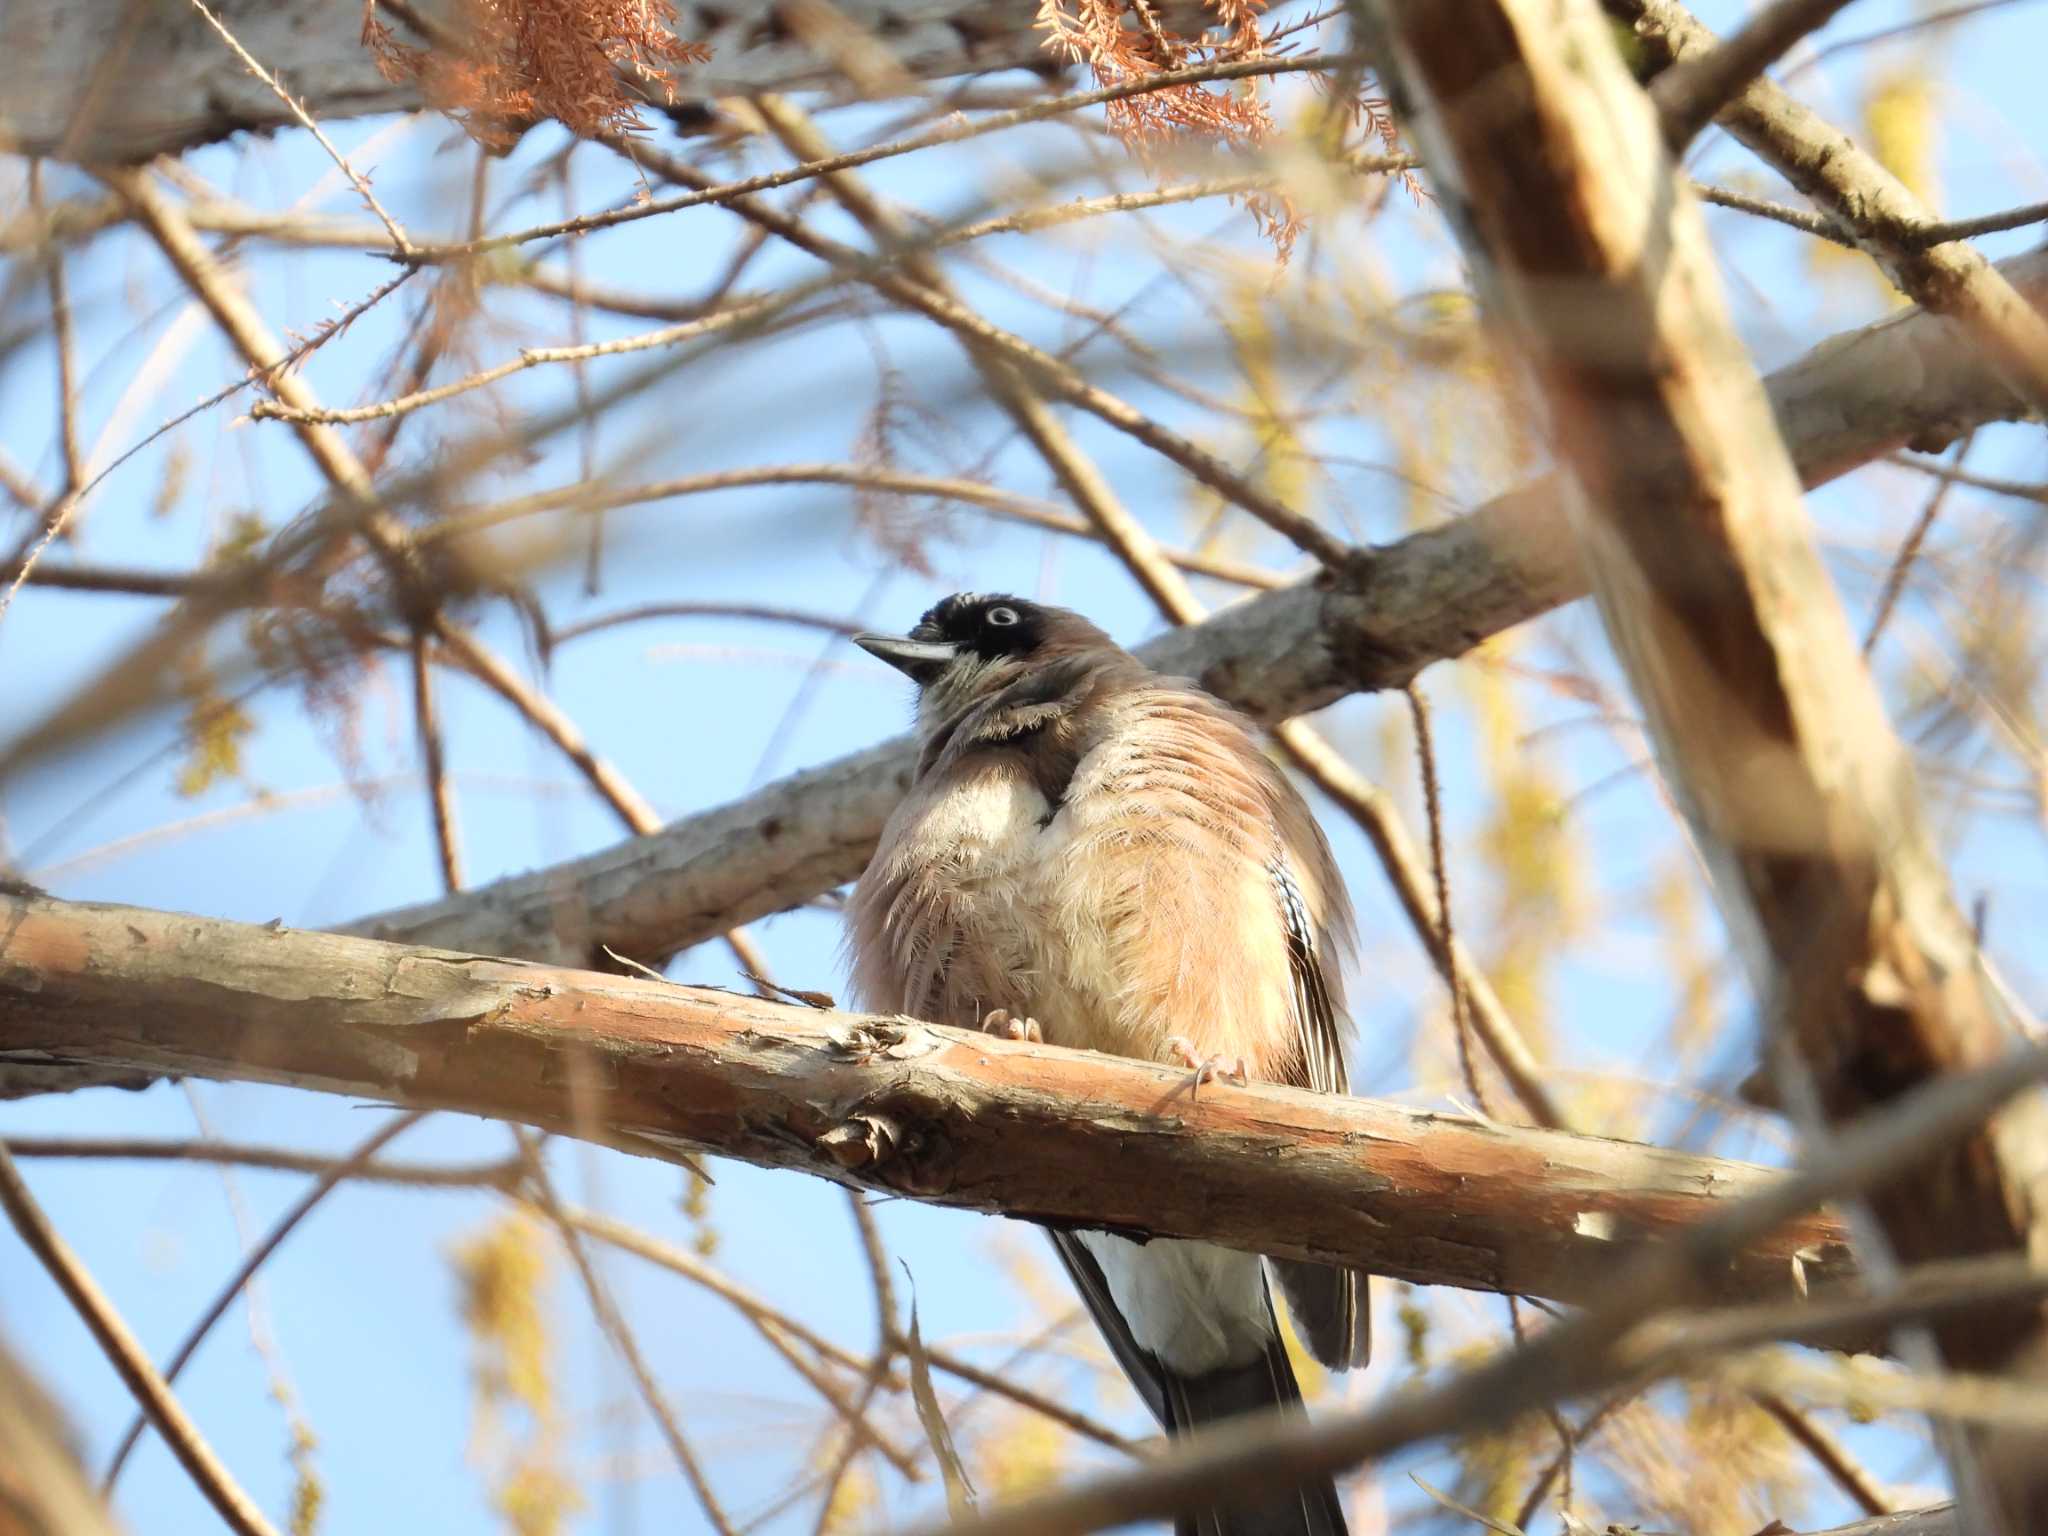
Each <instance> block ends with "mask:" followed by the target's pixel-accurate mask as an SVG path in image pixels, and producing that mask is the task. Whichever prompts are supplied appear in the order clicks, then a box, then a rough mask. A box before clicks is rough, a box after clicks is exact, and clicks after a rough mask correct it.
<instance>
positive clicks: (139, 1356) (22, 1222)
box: [0, 1141, 277, 1536]
mask: <svg viewBox="0 0 2048 1536" xmlns="http://www.w3.org/2000/svg"><path fill="white" fill-rule="evenodd" d="M0 1206H5V1207H6V1210H7V1215H8V1218H9V1219H10V1220H11V1221H12V1222H13V1223H14V1230H15V1231H16V1232H18V1233H20V1234H21V1240H22V1242H24V1243H25V1244H27V1246H28V1249H29V1251H30V1252H31V1253H33V1254H34V1255H35V1256H36V1258H37V1259H38V1260H40V1261H41V1263H42V1266H43V1268H44V1269H45V1270H47V1271H48V1272H49V1275H50V1278H51V1279H52V1280H54V1281H56V1282H57V1285H58V1288H59V1289H61V1290H62V1291H63V1292H64V1295H65V1297H66V1298H67V1299H68V1300H69V1301H70V1303H71V1305H72V1307H73V1308H74V1309H75V1310H76V1311H77V1313H78V1315H79V1317H80V1318H81V1319H82V1320H83V1321H84V1323H85V1325H86V1327H87V1328H88V1329H89V1330H91V1333H92V1336H93V1338H94V1339H95V1340H97V1341H98V1343H99V1346H100V1348H101V1350H102V1351H104V1352H105V1354H106V1356H107V1359H108V1361H109V1362H110V1363H111V1364H112V1365H113V1367H114V1369H115V1371H116V1372H117V1373H118V1374H119V1375H120V1377H121V1380H122V1381H123V1382H124V1383H125V1384H126V1385H127V1388H128V1390H129V1391H130V1392H132V1393H134V1394H135V1399H136V1401H137V1402H139V1403H141V1405H142V1411H143V1412H144V1413H145V1414H146V1415H147V1416H148V1418H149V1421H150V1422H151V1423H152V1424H154V1425H155V1426H156V1428H157V1432H158V1433H159V1434H161V1435H162V1436H163V1437H164V1442H165V1444H167V1445H169V1446H170V1448H171V1453H172V1454H173V1455H175V1456H176V1457H177V1458H178V1461H179V1463H180V1464H181V1465H182V1466H183V1467H184V1468H185V1470H186V1472H187V1473H189V1474H190V1475H191V1478H192V1481H193V1482H195V1483H197V1484H198V1485H199V1491H200V1492H201V1493H203V1494H205V1495H206V1500H207V1502H208V1503H209V1504H211V1505H212V1506H213V1507H214V1509H215V1511H216V1512H217V1513H218V1514H219V1515H220V1517H221V1519H222V1520H223V1521H225V1522H226V1523H227V1526H228V1528H229V1529H230V1530H232V1531H234V1532H236V1533H237V1536H277V1533H276V1531H274V1530H273V1529H272V1528H271V1525H270V1522H269V1521H267V1520H265V1519H264V1518H263V1512H262V1511H261V1510H259V1509H258V1508H257V1507H256V1505H255V1504H254V1503H253V1502H252V1501H251V1500H250V1498H249V1495H248V1494H246V1493H244V1492H243V1491H242V1489H241V1487H240V1485H239V1484H237V1483H236V1482H235V1480H234V1476H233V1474H231V1473H230V1472H229V1471H228V1469H227V1468H226V1467H225V1466H223V1465H222V1464H221V1461H220V1458H219V1457H217V1456H215V1455H214V1453H213V1448H212V1447H211V1446H209V1445H208V1444H207V1443H206V1441H205V1440H204V1439H202V1438H201V1437H200V1434H199V1427H198V1426H197V1425H196V1424H194V1423H193V1422H192V1420H191V1419H190V1418H189V1417H188V1416H187V1415H186V1413H185V1410H184V1408H183V1407H182V1406H180V1404H179V1402H178V1400H177V1399H176V1398H175V1397H173V1396H172V1395H171V1389H170V1386H169V1384H168V1383H166V1382H165V1381H164V1379H163V1377H161V1376H159V1375H158V1374H157V1372H156V1368H155V1367H154V1366H152V1365H151V1364H150V1363H149V1357H148V1356H147V1355H146V1354H144V1353H143V1351H142V1346H141V1345H140V1344H139V1343H137V1342H136V1339H135V1335H134V1334H132V1333H130V1332H129V1331H128V1325H127V1324H126V1323H124V1322H123V1321H122V1320H121V1315H120V1314H119V1313H118V1312H116V1311H115V1310H114V1307H113V1304H112V1303H111V1302H110V1301H108V1300H107V1297H106V1295H105V1293H104V1292H102V1291H101V1290H100V1288H99V1286H98V1285H97V1284H96V1283H95V1282H94V1280H93V1278H92V1276H91V1275H90V1274H88V1273H87V1272H86V1269H85V1266H84V1265H83V1264H81V1263H80V1262H79V1261H78V1256H77V1255H76V1254H74V1253H73V1252H72V1251H71V1248H70V1245H69V1244H67V1243H66V1242H65V1241H64V1239H63V1238H61V1237H59V1236H58V1235H57V1230H56V1228H54V1227H52V1226H51V1225H50V1220H49V1218H48V1217H47V1216H45V1215H44V1214H43V1210H42V1207H41V1206H39V1205H38V1204H37V1203H36V1199H35V1196H34V1195H33V1194H31V1193H30V1192H29V1187H28V1185H27V1184H26V1183H24V1182H23V1180H22V1177H21V1170H20V1169H18V1168H16V1167H15V1165H14V1159H13V1158H12V1157H11V1156H9V1155H8V1152H7V1144H6V1142H5V1141H0Z"/></svg>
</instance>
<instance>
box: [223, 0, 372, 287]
mask: <svg viewBox="0 0 2048 1536" xmlns="http://www.w3.org/2000/svg"><path fill="white" fill-rule="evenodd" d="M191 5H192V9H193V10H195V11H197V12H198V13H199V14H200V15H201V16H204V17H205V18H206V24H207V25H208V26H210V27H212V28H213V30H214V31H215V32H217V33H219V34H220V40H221V41H222V42H224V43H226V44H227V45H228V51H229V52H230V53H232V54H233V55H234V56H235V57H236V58H237V59H239V60H241V62H242V67H243V68H244V69H246V70H248V71H249V73H250V74H252V75H254V76H255V77H256V78H257V79H258V80H261V81H262V82H263V83H264V84H265V85H266V86H268V87H269V88H270V91H271V94H272V95H274V96H276V97H277V99H278V100H279V101H281V102H283V103H284V105H285V110H286V111H288V112H290V113H291V115H292V116H293V117H294V118H296V119H297V120H298V122H299V126H300V127H302V128H304V129H305V130H306V131H307V132H308V133H310V134H312V135H313V139H314V142H315V143H317V144H318V145H319V146H320V147H321V148H322V149H324V150H326V151H327V156H328V158H329V159H331V160H332V161H333V162H334V163H335V164H336V165H337V166H339V167H340V168H341V174H342V175H344V176H346V177H347V178H348V184H349V185H350V186H352V187H354V188H355V189H356V195H357V196H358V197H360V198H361V199H362V200H363V202H364V203H365V204H366V205H367V206H368V207H369V210H370V212H372V213H374V214H375V215H376V216H377V220H378V222H379V223H381V224H382V225H383V226H384V228H385V231H386V232H387V233H388V234H389V235H390V236H391V244H392V247H393V249H394V250H395V251H396V253H397V254H398V255H399V256H401V257H402V256H406V255H408V254H410V253H411V251H412V248H413V247H412V242H411V241H410V240H408V239H407V238H406V235H405V231H404V230H403V229H401V228H400V227H399V225H398V221H397V220H396V219H394V218H392V217H391V215H390V214H389V213H386V212H385V211H384V205H383V204H382V203H380V202H378V201H377V194H376V193H374V192H372V191H371V190H370V183H369V181H368V180H367V179H366V178H365V177H364V176H363V174H362V172H360V171H358V170H357V169H356V168H355V167H354V166H352V165H350V164H349V163H348V156H346V155H344V154H343V153H342V152H341V151H340V150H338V149H336V148H335V147H334V141H333V140H331V139H330V138H328V137H327V135H326V133H325V132H324V131H323V130H322V129H321V127H320V125H319V124H318V123H317V122H315V121H314V120H313V114H312V113H310V112H308V111H307V110H306V109H305V108H304V107H303V106H301V105H300V104H299V103H298V101H296V100H295V99H294V98H293V96H292V93H291V92H290V91H287V90H286V89H285V88H284V85H283V83H282V82H281V81H280V80H278V78H277V77H276V76H275V75H273V74H271V72H270V71H269V70H267V69H265V68H264V67H263V66H262V65H261V64H260V63H258V62H257V61H256V58H255V56H254V55H252V54H251V53H250V52H249V50H248V49H246V48H244V47H243V46H242V42H241V39H240V38H238V37H236V36H235V34H234V33H232V32H230V31H229V30H228V28H227V24H226V23H225V22H223V21H222V20H221V19H220V18H219V17H218V16H216V15H214V14H213V12H212V11H210V10H208V9H207V8H206V5H205V0H191Z"/></svg>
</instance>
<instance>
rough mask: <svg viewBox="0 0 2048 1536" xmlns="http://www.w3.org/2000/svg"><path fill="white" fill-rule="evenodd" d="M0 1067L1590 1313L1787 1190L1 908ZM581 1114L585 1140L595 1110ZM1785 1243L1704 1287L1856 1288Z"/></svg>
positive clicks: (19, 899)
mask: <svg viewBox="0 0 2048 1536" xmlns="http://www.w3.org/2000/svg"><path fill="white" fill-rule="evenodd" d="M0 1060H4V1061H6V1062H8V1063H11V1064H12V1065H13V1066H14V1067H15V1068H16V1069H17V1070H18V1071H24V1072H25V1071H28V1070H31V1069H32V1068H34V1067H35V1066H37V1065H39V1064H51V1065H57V1066H75V1065H84V1066H89V1067H94V1068H100V1069H114V1070H122V1071H129V1072H135V1073H160V1074H166V1075H189V1076H196V1077H208V1078H217V1079H221V1080H232V1081H252V1082H270V1083H280V1084H285V1085H289V1086H293V1087H298V1088H307V1089H314V1090H319V1091H323V1092H329V1093H342V1094H351V1095H355V1096H359V1097H364V1098H371V1099H377V1100H384V1101H389V1102H392V1103H397V1104H403V1105H408V1106H413V1107H429V1108H442V1109H451V1110H460V1111H469V1112H473V1113H476V1114H480V1115H487V1116H492V1117H495V1118H500V1119H507V1120H513V1121H521V1122H525V1123H527V1124H531V1125H537V1126H542V1127H545V1128H548V1129H552V1130H558V1131H563V1132H566V1133H568V1134H571V1135H578V1136H582V1137H585V1138H586V1139H590V1140H596V1141H600V1142H603V1143H606V1144H608V1145H613V1146H618V1147H621V1148H623V1149H625V1150H629V1151H633V1152H637V1153H641V1154H644V1155H649V1156H654V1157H662V1158H668V1159H671V1160H673V1159H676V1158H678V1157H680V1156H682V1155H685V1154H687V1153H689V1152H694V1151H699V1150H709V1151H713V1152H717V1153H720V1154H722V1155H725V1156H729V1157H735V1158H741V1159H744V1160H746V1161H748V1162H752V1163H757V1164H761V1165H763V1166H768V1167H780V1168H795V1169H800V1170H803V1171H805V1172H809V1173H813V1174H818V1175H821V1176H823V1177H826V1178H830V1179H834V1180H837V1181H839V1182H841V1183H845V1184H851V1185H855V1186H859V1187H862V1188H867V1189H873V1190H877V1191H882V1192H886V1193H889V1194H894V1195H904V1196H909V1197H911V1198H913V1199H919V1200H928V1201H931V1202H934V1203H936V1204H941V1205H949V1206H958V1207H963V1208H966V1209H971V1210H979V1211H990V1212H1002V1213H1006V1214H1008V1215H1012V1216H1017V1217H1023V1218H1028V1219H1034V1220H1040V1221H1046V1222H1054V1223H1071V1224H1075V1225H1084V1226H1106V1227H1112V1228H1116V1229H1120V1230H1126V1231H1129V1232H1132V1233H1153V1234H1160V1235H1169V1236H1177V1237H1196V1236H1199V1237H1204V1238H1208V1239H1211V1240H1213V1241H1217V1242H1221V1243H1227V1244H1230V1245H1233V1246H1236V1247H1240V1248H1247V1249H1255V1250H1258V1251H1260V1252H1264V1253H1271V1254H1277V1255H1281V1256H1283V1257H1293V1258H1311V1259H1322V1260H1337V1261H1342V1262H1345V1263H1350V1264H1355V1265H1359V1266H1361V1267H1364V1268H1367V1269H1370V1270H1372V1271H1374V1272H1375V1273H1378V1274H1383V1275H1391V1276H1394V1277H1397V1278H1400V1279H1404V1280H1411V1281H1415V1282H1417V1283H1420V1284H1430V1285H1455V1286H1462V1287H1468V1288H1474V1289H1479V1290H1488V1291H1511V1292H1517V1293H1522V1294H1528V1295H1536V1296H1547V1297H1554V1298H1556V1299H1558V1300H1561V1301H1568V1302H1590V1301H1595V1300H1597V1299H1598V1298H1599V1296H1600V1294H1601V1290H1602V1287H1603V1286H1604V1285H1605V1284H1607V1283H1608V1282H1609V1281H1610V1279H1611V1277H1612V1275H1613V1273H1614V1272H1615V1271H1614V1266H1615V1265H1617V1264H1619V1263H1621V1262H1623V1261H1624V1260H1625V1259H1627V1258H1629V1257H1630V1256H1632V1255H1634V1254H1636V1253H1638V1252H1640V1251H1641V1250H1642V1249H1643V1248H1645V1247H1646V1246H1648V1245H1653V1244H1655V1243H1656V1242H1657V1241H1658V1240H1659V1239H1660V1238H1663V1237H1668V1236H1669V1235H1670V1234H1671V1233H1673V1232H1674V1231H1677V1230H1681V1229H1683V1228H1685V1227H1687V1226H1689V1225H1690V1224H1691V1223H1693V1222H1695V1221H1697V1220H1699V1219H1701V1218H1702V1217H1703V1216H1704V1215H1706V1214H1707V1213H1709V1212H1711V1211H1712V1210H1714V1209H1715V1208H1717V1207H1718V1206H1719V1205H1720V1204H1721V1203H1722V1202H1724V1201H1726V1200H1728V1199H1730V1198H1734V1197H1739V1196H1741V1195H1743V1194H1745V1193H1748V1192H1751V1191H1754V1190H1757V1189H1760V1188H1762V1187H1764V1186H1765V1185H1767V1184H1768V1183H1770V1182H1771V1181H1772V1180H1773V1179H1774V1178H1775V1177H1776V1175H1774V1174H1773V1173H1771V1172H1770V1171H1768V1170H1766V1169H1762V1168H1758V1167H1755V1166H1753V1165H1750V1164H1746V1163H1736V1162H1728V1161H1724V1160H1721V1159H1716V1158H1709V1157H1697V1156H1691V1155H1687V1154H1682V1153H1677V1152H1668V1151H1662V1150H1659V1149H1656V1148H1652V1147H1644V1146H1638V1145H1635V1144H1632V1143H1628V1142H1620V1141H1607V1140H1602V1139H1599V1138H1596V1137H1588V1136H1571V1135H1565V1134H1562V1133H1559V1132H1552V1131H1536V1130H1527V1129H1521V1128H1516V1127H1508V1126H1498V1125H1488V1124H1482V1123H1478V1122H1474V1121H1470V1120H1465V1119H1460V1118H1457V1117H1453V1116H1446V1115H1438V1114H1431V1113H1426V1112H1422V1111H1417V1110H1411V1109H1403V1108H1399V1107H1396V1106H1393V1105H1389V1104H1383V1103H1376V1102H1373V1101H1370V1100H1365V1099H1355V1098H1347V1097H1335V1096H1326V1095H1320V1094H1311V1093H1304V1092H1298V1091H1295V1090H1292V1089H1285V1088H1276V1087H1268V1086H1255V1087H1250V1088H1238V1087H1235V1086H1232V1085H1229V1084H1205V1085H1204V1086H1203V1087H1202V1089H1201V1091H1200V1095H1199V1099H1197V1098H1196V1097H1195V1096H1193V1095H1192V1094H1191V1093H1190V1092H1189V1084H1190V1074H1189V1073H1188V1072H1186V1071H1185V1070H1183V1069H1179V1068H1169V1067H1163V1066H1154V1065H1150V1064H1147V1063H1143V1062H1135V1061H1129V1060H1125V1059H1123V1058H1121V1057H1112V1056H1099V1055H1096V1054H1094V1053H1091V1052H1085V1051H1069V1050H1062V1049H1059V1048H1056V1047H1052V1046H1040V1045H1023V1044H1018V1043H1015V1042H1011V1041H1008V1040H996V1039H993V1038H989V1037H985V1036H982V1035H977V1034H973V1033H969V1032H964V1031H960V1030H952V1029H942V1028H938V1027H936V1026H932V1025H927V1024H921V1023H917V1022H915V1021H912V1020H904V1019H886V1018H875V1017H867V1016H861V1015H855V1014H848V1013H840V1012H835V1011H831V1010H813V1009H808V1008H800V1007H794V1006H789V1005H784V1004H779V1003H769V1002H762V1001H760V1000H758V999H755V998H752V997H749V996H743V995H740V994H737V993H730V992H722V991H717V990H712V989H706V988H699V987H684V986H675V985H670V984H667V983H662V982H655V981H650V980H643V979H641V978H638V977H621V976H607V975H600V974H596V973H592V972H581V971H569V970H560V969H553V968H549V967H544V966H539V965H532V964H524V963H521V962H518V961H510V960H494V959H483V958H479V957H476V956H471V955H460V954H451V953H448V952H445V951H440V950H430V949H420V948H416V947H411V946H405V945H397V944H382V943H377V942H374V941H372V940H368V939H356V938H345V937H341V936H338V935H334V934H324V933H307V932H298V931H294V930H290V929H272V928H268V927H252V926H249V925H246V924H241V923H229V922H221V921H218V920H216V919H212V918H204V917H189V916H183V915H179V914H176V913H167V912H155V911H148V910H144V909H141V908H133V907H117V906H97V905H85V904H71V903H62V902H55V901H51V900H48V899H46V898H42V897H33V896H0ZM579 1105H582V1106H585V1108H584V1111H583V1113H584V1115H585V1116H589V1117H592V1118H582V1117H579V1110H578V1106H579ZM1845 1241H1846V1239H1845V1237H1844V1234H1843V1232H1842V1230H1841V1228H1840V1226H1839V1224H1838V1223H1837V1222H1836V1221H1835V1220H1834V1219H1833V1218H1832V1217H1829V1216H1825V1215H1820V1216H1813V1217H1809V1218H1806V1219H1804V1220H1802V1221H1799V1222H1796V1223H1794V1224H1792V1225H1791V1226H1788V1227H1786V1228H1785V1229H1783V1230H1782V1231H1780V1232H1779V1233H1778V1234H1777V1235H1776V1236H1774V1237H1773V1238H1771V1239H1770V1240H1769V1241H1767V1242H1765V1243H1762V1244H1760V1245H1758V1246H1757V1247H1755V1248H1754V1249H1752V1250H1750V1251H1748V1252H1745V1253H1743V1254H1741V1255H1739V1256H1738V1257H1737V1258H1735V1259H1734V1260H1733V1261H1731V1262H1730V1263H1729V1264H1728V1265H1727V1266H1726V1268H1725V1269H1724V1270H1723V1271H1721V1272H1720V1273H1719V1274H1717V1275H1715V1276H1711V1277H1709V1281H1708V1284H1707V1286H1706V1290H1707V1293H1708V1294H1709V1295H1710V1296H1718V1297H1722V1298H1727V1299H1744V1300H1751V1301H1755V1300H1769V1299H1787V1300H1789V1299H1791V1298H1792V1297H1793V1296H1794V1295H1795V1294H1796V1291H1797V1283H1798V1281H1799V1280H1800V1279H1802V1278H1803V1280H1804V1281H1805V1282H1806V1283H1807V1284H1809V1285H1814V1286H1826V1285H1829V1284H1833V1283H1836V1282H1839V1281H1841V1280H1843V1279H1844V1278H1846V1277H1847V1276H1848V1275H1849V1273H1850V1267H1849V1262H1848V1259H1847V1255H1846V1249H1845V1246H1844V1244H1845Z"/></svg>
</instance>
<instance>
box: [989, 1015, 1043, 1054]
mask: <svg viewBox="0 0 2048 1536" xmlns="http://www.w3.org/2000/svg"><path fill="white" fill-rule="evenodd" d="M981 1028H982V1031H983V1033H985V1034H990V1035H1001V1036H1002V1037H1003V1038H1004V1039H1005V1040H1028V1041H1030V1042H1031V1044H1033V1045H1043V1044H1045V1031H1044V1030H1042V1029H1040V1028H1039V1027H1038V1020H1036V1019H1019V1018H1013V1017H1012V1016H1011V1014H1010V1010H1009V1009H1007V1008H995V1009H991V1010H990V1011H989V1013H988V1016H987V1017H986V1018H984V1019H983V1020H982V1021H981Z"/></svg>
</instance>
